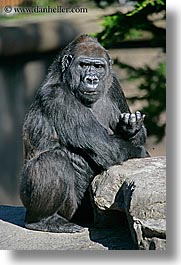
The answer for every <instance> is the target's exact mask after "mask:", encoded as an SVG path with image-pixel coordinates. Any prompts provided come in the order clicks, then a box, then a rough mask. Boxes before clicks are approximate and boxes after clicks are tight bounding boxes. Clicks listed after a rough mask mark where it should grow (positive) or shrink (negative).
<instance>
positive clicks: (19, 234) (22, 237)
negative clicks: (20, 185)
mask: <svg viewBox="0 0 181 265" xmlns="http://www.w3.org/2000/svg"><path fill="white" fill-rule="evenodd" d="M24 215H25V209H24V207H14V206H0V235H1V237H0V249H1V250H108V249H111V250H112V249H118V250H123V249H134V243H133V240H132V238H131V235H130V231H129V229H128V227H121V228H120V227H114V228H93V227H89V228H85V230H84V232H82V233H74V234H69V233H67V234H65V233H61V234H56V233H47V232H38V231H31V230H28V229H25V228H24V227H23V226H24Z"/></svg>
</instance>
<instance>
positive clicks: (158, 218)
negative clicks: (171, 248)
mask: <svg viewBox="0 0 181 265" xmlns="http://www.w3.org/2000/svg"><path fill="white" fill-rule="evenodd" d="M92 192H93V200H94V202H95V205H96V207H95V217H96V220H95V222H96V223H97V224H98V225H102V224H103V222H104V220H106V223H107V222H109V220H110V222H111V218H110V217H111V211H114V212H115V211H120V212H125V213H126V216H127V219H128V223H129V227H130V231H131V234H132V237H133V240H134V243H135V244H136V245H137V247H138V249H160V250H161V249H165V248H166V159H165V157H152V158H146V159H133V160H129V161H127V162H125V163H123V165H121V166H113V167H111V168H110V169H109V170H107V171H105V172H103V173H102V174H100V175H97V176H96V177H95V179H94V180H93V183H92ZM106 212H109V216H110V217H109V218H108V217H107V216H108V214H107V213H106ZM108 219H109V220H108Z"/></svg>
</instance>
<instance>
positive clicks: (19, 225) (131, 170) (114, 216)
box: [0, 157, 166, 250]
mask: <svg viewBox="0 0 181 265" xmlns="http://www.w3.org/2000/svg"><path fill="white" fill-rule="evenodd" d="M92 199H93V201H94V213H95V226H94V227H87V228H85V230H84V232H82V233H74V234H68V233H67V234H65V233H61V234H56V233H47V232H38V231H30V230H27V229H25V228H24V215H25V209H24V208H23V207H14V206H0V234H1V237H0V249H7V250H108V249H112V250H113V249H114V250H123V249H127V250H128V249H150V250H151V249H159V250H164V249H165V248H166V219H165V207H166V173H165V157H153V158H146V159H133V160H129V161H127V162H125V163H123V165H120V166H113V167H111V168H110V169H109V170H107V171H106V172H103V173H102V174H100V175H98V176H96V177H95V179H94V181H93V183H92Z"/></svg>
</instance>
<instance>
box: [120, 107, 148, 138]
mask: <svg viewBox="0 0 181 265" xmlns="http://www.w3.org/2000/svg"><path fill="white" fill-rule="evenodd" d="M144 118H145V114H141V112H140V111H136V112H135V114H134V113H121V116H120V118H119V123H118V124H117V128H116V132H117V133H118V134H121V135H122V136H123V137H124V138H126V139H129V138H131V137H133V136H134V135H136V134H137V133H138V132H139V131H140V129H141V128H142V127H143V122H144Z"/></svg>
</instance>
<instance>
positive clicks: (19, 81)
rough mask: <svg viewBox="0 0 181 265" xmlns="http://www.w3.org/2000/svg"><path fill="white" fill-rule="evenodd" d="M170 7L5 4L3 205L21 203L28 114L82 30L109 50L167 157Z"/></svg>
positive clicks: (146, 0) (22, 0)
mask: <svg viewBox="0 0 181 265" xmlns="http://www.w3.org/2000/svg"><path fill="white" fill-rule="evenodd" d="M165 5H166V4H165V0H137V1H132V0H100V1H99V0H94V1H87V0H82V1H81V0H79V1H76V0H75V1H74V0H68V1H60V0H57V1H49V0H40V1H30V0H0V204H9V205H21V202H20V199H19V195H18V186H19V179H20V174H21V168H22V165H23V146H22V125H23V120H24V117H25V114H26V112H27V111H28V108H29V106H30V104H31V102H32V100H33V97H34V94H35V91H36V90H37V88H38V87H39V86H40V85H41V83H42V81H43V80H44V78H45V76H46V74H47V71H48V68H49V66H50V64H51V63H52V61H53V60H54V58H55V56H56V54H57V53H58V52H59V51H60V50H61V49H62V48H64V47H65V46H66V45H67V44H68V43H69V42H70V41H71V40H73V39H74V38H75V37H76V36H78V35H80V34H81V33H88V34H91V35H93V36H95V37H97V38H98V40H99V41H100V43H101V44H102V45H103V46H104V47H105V48H106V49H108V50H109V52H110V55H111V57H112V59H113V60H114V70H115V72H116V73H117V75H118V77H119V79H120V82H121V84H122V87H123V89H124V91H125V94H126V97H127V99H128V103H129V105H130V107H131V110H132V111H133V112H134V111H135V110H141V111H142V112H143V113H145V114H146V119H145V123H146V127H147V129H148V140H147V144H146V147H147V149H148V151H149V152H150V154H151V155H152V156H158V155H165V152H166V150H165V149H166V147H165V125H166V114H165V111H166V77H165V72H166V66H165V36H166V30H165V24H166V23H165V17H166V14H165V8H166V7H165ZM37 6H38V7H39V9H38V7H37ZM13 7H17V8H19V9H18V11H17V9H16V10H15V9H14V8H13ZM40 7H44V8H45V9H44V11H43V9H41V8H40ZM58 7H59V8H58ZM48 8H49V9H48ZM54 8H55V9H54ZM63 8H69V9H68V10H69V12H67V13H66V12H65V11H64V10H63ZM57 10H59V12H56V11H57ZM54 11H55V12H54ZM33 12H34V13H33Z"/></svg>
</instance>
